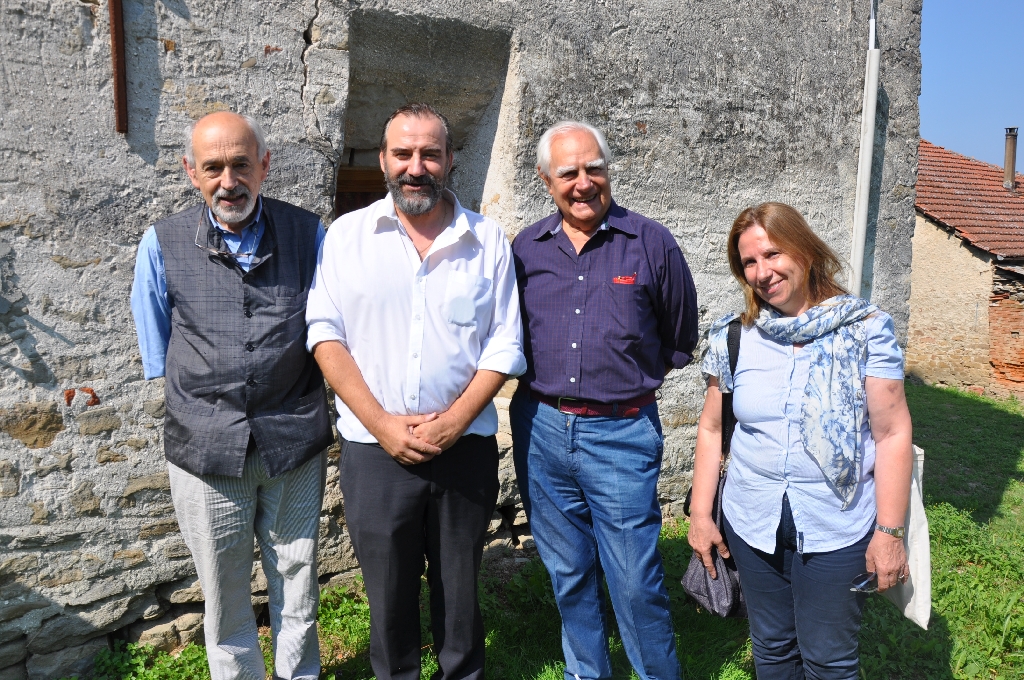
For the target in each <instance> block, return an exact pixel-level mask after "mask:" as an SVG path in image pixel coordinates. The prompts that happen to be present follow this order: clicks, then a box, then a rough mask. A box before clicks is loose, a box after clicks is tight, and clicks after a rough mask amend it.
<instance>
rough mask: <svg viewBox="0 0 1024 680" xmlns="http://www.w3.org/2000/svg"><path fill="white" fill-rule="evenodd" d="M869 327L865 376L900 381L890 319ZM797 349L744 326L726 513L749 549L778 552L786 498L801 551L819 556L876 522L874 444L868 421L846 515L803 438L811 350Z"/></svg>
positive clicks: (882, 316)
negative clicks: (803, 409)
mask: <svg viewBox="0 0 1024 680" xmlns="http://www.w3.org/2000/svg"><path fill="white" fill-rule="evenodd" d="M865 323H866V324H867V356H866V357H865V358H864V359H863V360H862V362H861V374H862V375H865V376H871V377H875V378H887V379H890V380H902V379H903V352H902V351H901V350H900V347H899V344H897V342H896V334H895V332H894V329H893V323H892V318H891V317H890V316H889V315H888V314H886V313H884V312H877V313H875V314H874V315H872V316H871V317H869V318H868V319H867V320H866V321H865ZM806 350H807V348H806V347H804V348H802V349H799V350H797V351H796V352H795V353H794V351H793V345H792V344H790V343H784V342H780V341H778V340H775V339H773V338H771V337H770V336H768V335H766V334H765V333H763V332H762V331H761V330H760V329H758V328H757V326H751V327H750V328H747V327H743V330H742V335H741V340H740V354H739V361H738V362H737V364H736V374H735V390H734V396H733V412H734V413H735V414H736V421H737V423H736V430H735V432H734V433H733V437H732V443H731V452H732V453H731V456H732V457H731V462H730V463H729V475H728V478H727V479H726V482H725V497H724V499H723V502H722V504H723V508H724V510H725V516H726V517H728V518H729V523H730V524H731V525H732V527H733V529H734V530H735V531H736V533H737V534H738V535H739V536H740V538H742V539H743V540H744V541H746V542H747V543H748V544H749V545H750V546H752V547H754V548H756V549H758V550H760V551H762V552H767V553H774V552H775V547H776V546H775V543H776V532H777V530H778V527H779V521H780V519H781V515H782V496H783V494H788V496H789V504H790V507H791V508H792V510H793V523H794V524H795V525H796V529H797V542H798V546H797V547H798V550H799V551H800V552H806V553H821V552H830V551H833V550H838V549H839V548H845V547H846V546H849V545H852V544H854V543H856V542H857V541H858V540H860V539H861V538H863V537H864V536H865V534H867V533H868V531H869V530H871V528H872V527H873V526H874V523H875V515H876V510H875V478H874V470H875V442H874V440H873V439H872V437H871V429H870V418H871V414H870V413H868V419H867V420H866V421H865V423H864V426H863V428H862V429H861V446H862V456H863V458H862V464H861V478H860V483H859V485H858V487H857V492H856V494H855V496H854V498H853V500H852V501H851V503H850V505H849V507H847V509H846V510H843V509H842V500H841V499H840V498H839V496H838V495H837V494H836V492H835V491H833V490H832V488H831V487H830V486H829V484H828V482H827V481H826V480H825V475H824V474H823V473H822V471H821V468H820V467H818V464H817V462H815V460H814V459H813V458H812V457H811V456H810V454H808V453H807V451H806V450H805V449H804V446H803V439H802V437H801V410H802V407H803V400H804V388H805V387H806V386H807V375H808V369H809V368H810V354H811V353H810V352H809V351H806Z"/></svg>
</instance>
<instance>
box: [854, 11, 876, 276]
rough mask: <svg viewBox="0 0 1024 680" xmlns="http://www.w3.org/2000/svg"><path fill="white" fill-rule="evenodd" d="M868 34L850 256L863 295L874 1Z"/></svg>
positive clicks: (872, 113)
mask: <svg viewBox="0 0 1024 680" xmlns="http://www.w3.org/2000/svg"><path fill="white" fill-rule="evenodd" d="M869 27H870V28H869V31H868V59H867V72H866V73H865V75H864V106H863V112H862V114H861V120H860V161H859V162H858V164H857V197H856V199H855V201H854V206H853V253H852V254H851V256H850V292H851V293H853V294H854V295H860V292H861V279H862V278H863V276H864V244H865V241H866V240H867V235H868V203H869V202H870V199H871V163H872V161H873V158H872V157H873V155H874V151H875V108H876V105H877V104H878V63H879V59H880V57H881V52H880V51H879V50H878V49H877V48H876V47H875V3H874V0H872V2H871V22H870V24H869Z"/></svg>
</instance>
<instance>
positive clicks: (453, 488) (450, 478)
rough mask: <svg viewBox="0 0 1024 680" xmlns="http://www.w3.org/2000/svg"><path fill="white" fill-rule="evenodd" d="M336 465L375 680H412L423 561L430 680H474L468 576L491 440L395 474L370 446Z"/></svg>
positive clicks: (481, 518) (490, 486)
mask: <svg viewBox="0 0 1024 680" xmlns="http://www.w3.org/2000/svg"><path fill="white" fill-rule="evenodd" d="M339 465H340V472H341V492H342V495H343V496H344V497H345V519H346V523H347V525H348V532H349V536H350V537H351V538H352V546H353V548H355V553H356V558H357V559H358V560H359V566H360V567H361V568H362V571H363V582H364V583H365V585H366V594H367V598H368V600H369V604H370V663H371V665H372V666H373V672H374V674H375V675H376V677H377V678H378V680H417V679H418V678H419V677H420V647H421V642H420V614H419V592H420V577H421V576H422V575H423V567H424V557H425V558H426V562H427V564H428V568H427V583H428V584H429V586H430V622H431V631H432V633H433V636H434V653H435V654H436V655H437V662H438V667H439V670H438V672H437V673H436V674H435V675H434V678H433V680H464V679H466V680H483V677H484V627H483V621H482V619H481V616H480V605H479V602H478V600H477V575H478V573H479V571H480V559H481V556H482V554H483V546H484V536H485V534H486V532H487V525H488V524H489V522H490V519H491V515H492V514H493V513H494V505H495V503H496V502H497V499H498V443H497V440H496V438H495V437H493V436H491V437H480V436H477V435H466V436H464V437H462V438H461V439H459V441H458V442H456V443H455V445H454V446H452V447H451V448H450V449H448V450H447V451H445V452H444V453H442V454H441V455H439V456H437V457H436V458H434V459H432V460H430V461H429V462H426V463H421V464H419V465H401V464H400V463H398V462H397V461H396V460H394V459H393V458H392V457H391V456H390V455H388V453H387V452H386V451H384V449H383V448H381V447H380V446H379V445H377V444H359V443H356V442H348V441H346V442H344V444H343V446H342V449H341V460H340V462H339Z"/></svg>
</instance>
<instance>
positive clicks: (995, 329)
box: [988, 265, 1024, 395]
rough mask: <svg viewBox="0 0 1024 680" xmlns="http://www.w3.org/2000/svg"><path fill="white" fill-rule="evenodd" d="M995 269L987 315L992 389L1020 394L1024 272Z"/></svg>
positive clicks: (1022, 388)
mask: <svg viewBox="0 0 1024 680" xmlns="http://www.w3.org/2000/svg"><path fill="white" fill-rule="evenodd" d="M1014 270H1015V271H1008V270H1006V269H1002V268H1000V267H999V266H998V265H997V266H996V268H995V272H994V275H993V278H994V281H993V286H992V301H991V306H990V308H989V312H988V318H989V337H990V338H991V352H992V355H991V358H992V378H993V383H994V384H993V386H994V387H995V388H996V389H997V390H998V391H1006V392H1013V393H1016V394H1018V395H1021V394H1024V275H1022V274H1021V273H1020V272H1021V271H1024V268H1022V267H1019V266H1018V267H1015V268H1014Z"/></svg>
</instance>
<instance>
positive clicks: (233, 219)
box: [210, 185, 256, 224]
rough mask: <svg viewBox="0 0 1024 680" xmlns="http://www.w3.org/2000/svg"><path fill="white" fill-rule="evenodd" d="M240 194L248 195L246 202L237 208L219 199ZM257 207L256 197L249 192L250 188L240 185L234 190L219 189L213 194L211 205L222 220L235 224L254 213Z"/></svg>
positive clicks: (211, 208) (214, 212)
mask: <svg viewBox="0 0 1024 680" xmlns="http://www.w3.org/2000/svg"><path fill="white" fill-rule="evenodd" d="M239 195H244V196H245V197H246V200H245V203H244V204H243V205H241V206H239V207H237V208H234V207H231V206H227V205H224V204H222V203H221V202H220V201H218V200H217V199H218V198H235V197H237V196H239ZM255 207H256V198H255V197H254V196H253V195H252V194H251V193H249V190H248V189H246V188H244V187H242V186H241V185H239V186H238V187H237V188H235V190H233V191H225V190H224V189H218V190H217V191H216V193H214V194H213V205H211V206H210V210H212V211H213V214H214V215H216V216H217V219H219V220H220V221H221V222H224V223H225V224H235V223H238V222H241V221H242V220H244V219H245V218H246V217H248V216H249V215H251V214H252V211H253V208H255Z"/></svg>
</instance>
